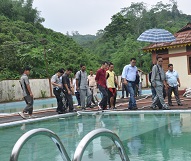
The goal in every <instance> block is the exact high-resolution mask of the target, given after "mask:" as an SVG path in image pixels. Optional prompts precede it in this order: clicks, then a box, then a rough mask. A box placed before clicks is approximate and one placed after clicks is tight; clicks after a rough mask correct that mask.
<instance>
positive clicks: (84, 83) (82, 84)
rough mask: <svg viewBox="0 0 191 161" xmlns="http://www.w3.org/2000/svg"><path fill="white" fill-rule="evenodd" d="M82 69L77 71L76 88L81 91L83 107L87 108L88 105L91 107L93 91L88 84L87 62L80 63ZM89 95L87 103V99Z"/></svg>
mask: <svg viewBox="0 0 191 161" xmlns="http://www.w3.org/2000/svg"><path fill="white" fill-rule="evenodd" d="M80 68H81V70H80V71H78V72H77V73H76V90H79V91H80V102H81V107H82V109H83V110H85V108H86V107H91V98H92V97H91V96H92V94H91V91H90V89H89V86H88V77H87V72H86V66H85V64H81V65H80ZM86 96H87V103H85V102H86V101H85V99H86Z"/></svg>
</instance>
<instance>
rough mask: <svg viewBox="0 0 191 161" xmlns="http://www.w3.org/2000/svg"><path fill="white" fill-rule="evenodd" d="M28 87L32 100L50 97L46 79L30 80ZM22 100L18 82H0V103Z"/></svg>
mask: <svg viewBox="0 0 191 161" xmlns="http://www.w3.org/2000/svg"><path fill="white" fill-rule="evenodd" d="M30 85H31V90H32V92H33V95H34V98H41V97H50V86H49V80H48V79H30ZM42 93H43V94H42ZM22 98H23V96H22V90H21V86H20V83H19V80H4V81H1V82H0V102H2V101H12V100H22Z"/></svg>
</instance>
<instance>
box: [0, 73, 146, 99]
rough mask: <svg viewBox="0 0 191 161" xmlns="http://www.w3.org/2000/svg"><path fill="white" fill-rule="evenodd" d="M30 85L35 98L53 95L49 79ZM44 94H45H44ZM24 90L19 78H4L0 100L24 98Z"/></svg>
mask: <svg viewBox="0 0 191 161" xmlns="http://www.w3.org/2000/svg"><path fill="white" fill-rule="evenodd" d="M141 77H142V79H143V81H142V87H143V88H144V87H147V83H146V75H144V74H142V75H141ZM120 80H121V76H118V82H119V83H120ZM30 86H31V90H32V92H33V95H34V98H43V97H51V96H53V93H52V90H51V93H50V84H49V80H48V79H30ZM43 94H44V95H43ZM22 99H23V95H22V90H21V86H20V83H19V80H4V81H1V82H0V102H3V101H13V100H22Z"/></svg>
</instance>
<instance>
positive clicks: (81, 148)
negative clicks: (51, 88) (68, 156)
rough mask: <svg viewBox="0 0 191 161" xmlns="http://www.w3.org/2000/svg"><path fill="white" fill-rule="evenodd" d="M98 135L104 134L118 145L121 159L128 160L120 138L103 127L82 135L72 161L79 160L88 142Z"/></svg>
mask: <svg viewBox="0 0 191 161" xmlns="http://www.w3.org/2000/svg"><path fill="white" fill-rule="evenodd" d="M100 136H106V137H108V138H110V139H111V140H112V141H113V142H114V143H115V145H116V146H117V147H118V150H119V153H120V157H121V159H122V161H129V158H128V155H127V153H126V151H125V148H124V146H123V144H122V142H121V140H120V139H119V137H118V136H117V135H116V134H115V133H113V132H112V131H110V130H108V129H105V128H100V129H96V130H93V131H91V132H89V133H88V134H87V135H86V136H84V137H83V139H82V140H81V141H80V143H79V144H78V146H77V148H76V151H75V153H74V158H73V161H81V159H82V156H83V153H84V151H85V149H86V147H87V146H88V144H89V143H90V142H91V141H92V140H94V139H95V138H97V137H100Z"/></svg>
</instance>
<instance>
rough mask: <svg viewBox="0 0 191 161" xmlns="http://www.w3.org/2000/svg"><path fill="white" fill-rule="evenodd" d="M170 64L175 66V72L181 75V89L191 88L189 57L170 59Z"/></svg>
mask: <svg viewBox="0 0 191 161" xmlns="http://www.w3.org/2000/svg"><path fill="white" fill-rule="evenodd" d="M169 63H171V64H173V65H174V70H176V71H177V72H178V74H179V78H180V83H181V87H180V89H181V90H182V89H185V88H188V87H191V81H190V80H191V75H188V60H187V56H179V57H170V58H169Z"/></svg>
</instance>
